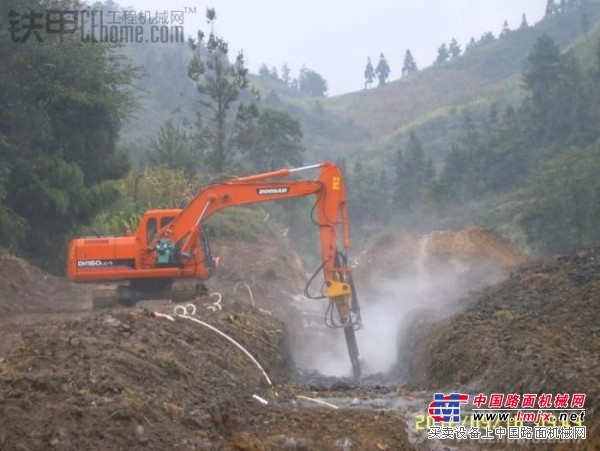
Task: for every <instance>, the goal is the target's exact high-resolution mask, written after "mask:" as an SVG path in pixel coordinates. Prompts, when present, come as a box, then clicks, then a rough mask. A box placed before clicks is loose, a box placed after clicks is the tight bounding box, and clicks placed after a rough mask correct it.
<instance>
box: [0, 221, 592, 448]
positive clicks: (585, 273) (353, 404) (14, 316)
mask: <svg viewBox="0 0 600 451" xmlns="http://www.w3.org/2000/svg"><path fill="white" fill-rule="evenodd" d="M377 246H379V249H377ZM213 248H214V249H213V250H214V251H215V253H218V254H220V255H222V256H223V257H224V262H225V268H224V269H225V270H224V272H223V273H222V274H221V276H220V277H218V278H215V279H213V280H212V281H211V282H210V283H209V288H210V291H216V290H218V291H219V292H220V293H221V294H222V295H223V301H222V305H223V310H221V311H219V310H218V309H215V311H213V309H209V308H208V307H210V305H211V303H212V302H213V301H214V298H212V299H210V298H208V297H205V298H201V299H198V300H197V301H196V305H197V308H198V312H197V313H196V315H195V316H194V317H195V318H196V319H199V320H202V321H205V322H207V323H208V324H211V325H213V326H215V327H217V328H218V329H219V330H222V331H223V332H225V333H227V334H228V335H230V336H231V337H233V338H234V339H235V340H237V341H238V342H239V343H240V344H241V345H243V346H244V347H246V348H247V350H248V351H249V352H250V353H251V354H252V355H253V356H254V357H255V358H256V360H257V361H258V362H259V363H260V364H261V365H262V367H263V368H264V370H265V371H266V373H267V374H268V377H269V378H270V380H271V382H272V385H271V384H269V383H268V382H267V380H266V378H265V376H264V375H263V373H262V372H261V371H260V370H259V369H258V368H257V367H256V366H255V364H254V363H253V362H252V361H251V360H250V359H249V358H248V357H247V356H246V355H245V354H244V353H242V352H241V351H240V350H239V349H238V348H236V347H235V346H234V345H233V344H231V343H230V342H229V341H227V340H225V339H224V338H222V337H221V336H219V335H217V334H216V333H215V332H214V331H211V330H209V329H208V328H206V327H204V326H202V325H199V324H197V323H195V322H192V321H190V320H186V319H178V320H176V321H170V320H168V319H165V318H163V317H156V316H155V315H154V313H153V312H162V313H165V314H172V313H173V306H172V305H171V304H169V303H167V302H162V301H155V302H145V303H141V304H139V305H138V306H137V307H136V308H134V309H130V310H125V309H111V310H104V311H96V312H92V311H90V310H89V309H90V306H91V302H90V293H91V287H86V286H83V287H82V286H75V285H72V284H69V283H67V282H66V281H64V280H63V279H61V278H55V277H52V276H49V275H47V274H44V273H43V272H42V271H40V270H38V269H36V268H33V267H31V266H29V265H28V264H27V263H26V262H23V261H22V260H18V259H14V258H12V257H6V256H0V273H1V274H2V277H1V278H0V450H2V451H5V450H6V451H8V450H46V449H57V450H85V449H89V450H96V449H108V450H117V449H157V450H163V449H184V450H187V449H247V450H262V449H265V450H266V449H273V450H278V449H315V450H327V449H332V450H333V449H336V450H340V449H341V450H345V449H352V450H354V449H358V450H362V449H367V450H370V449H373V450H396V449H408V450H410V449H444V448H445V446H446V444H444V443H434V442H429V441H427V440H424V439H423V437H422V434H421V435H420V436H419V435H417V434H416V433H415V430H414V423H415V415H416V414H418V413H424V412H425V411H424V408H425V406H426V403H428V402H429V400H430V399H431V393H432V392H433V391H440V390H445V389H453V391H458V390H479V389H480V390H482V391H484V392H491V391H493V390H498V391H502V390H508V391H510V392H525V391H527V392H530V391H531V390H550V391H551V392H552V391H554V392H557V391H558V390H561V391H565V392H573V391H576V390H581V391H582V392H585V393H588V396H589V398H588V402H586V407H588V409H590V410H588V418H590V421H591V423H590V426H592V427H594V425H596V429H593V430H594V431H595V432H593V434H596V436H597V435H598V433H597V432H598V429H597V424H598V422H597V421H596V420H594V419H593V418H594V416H598V413H597V412H596V410H595V409H596V406H597V405H598V403H597V401H598V380H599V379H600V373H599V372H598V371H599V367H598V358H599V355H600V352H599V351H600V350H599V348H598V346H599V343H600V342H599V336H598V335H599V333H600V331H599V329H598V327H599V323H598V313H599V312H598V302H599V300H600V293H599V286H600V285H599V278H600V269H599V267H598V258H599V252H598V251H589V252H587V253H586V252H584V253H580V254H574V255H571V256H564V257H560V258H555V259H549V260H543V261H531V262H529V263H527V260H528V258H527V257H526V256H525V255H524V254H523V253H521V252H519V251H518V250H517V249H516V248H515V247H514V246H512V245H511V244H510V243H506V242H504V241H503V240H500V239H499V238H497V237H495V236H494V235H493V234H490V233H489V232H486V231H482V230H481V229H475V228H471V229H467V230H465V231H460V232H438V233H436V234H432V235H429V236H426V237H419V236H416V235H412V234H408V235H407V234H406V232H395V233H393V234H391V235H388V236H387V237H386V236H383V237H380V240H379V244H377V243H374V244H373V245H372V246H371V249H370V252H367V253H366V254H365V255H363V256H361V263H360V265H361V270H362V274H361V275H360V276H359V277H358V280H359V281H361V284H363V285H364V286H365V287H366V286H367V285H368V284H370V283H371V284H373V287H372V288H370V289H369V290H371V289H376V288H377V287H380V285H381V284H382V283H383V282H382V281H383V280H384V279H375V281H374V282H373V277H372V276H373V275H376V276H379V275H380V274H382V273H386V279H385V280H390V279H392V280H394V279H397V278H400V277H402V278H406V277H410V275H411V274H412V275H415V274H417V273H418V272H423V271H425V272H427V273H432V272H439V271H441V270H445V268H446V267H447V266H451V267H452V268H453V272H451V274H452V275H457V276H460V277H462V279H461V280H462V281H463V282H464V283H462V284H458V285H460V286H463V285H464V287H463V288H462V290H463V293H464V294H465V296H463V297H461V298H460V299H459V300H456V301H453V305H455V304H456V305H460V308H459V309H454V310H452V316H450V317H448V315H441V316H438V318H439V320H438V321H437V322H436V323H435V324H431V319H432V318H434V317H436V315H432V314H430V315H421V316H418V314H416V315H417V316H415V317H414V321H413V322H414V326H415V327H414V329H413V330H412V332H411V334H410V336H411V337H415V338H414V340H413V341H412V344H411V345H410V346H411V352H400V353H399V356H400V359H401V361H400V364H399V365H397V366H396V367H395V368H394V370H393V371H391V372H390V373H388V374H372V375H370V376H367V377H366V378H364V379H363V380H361V381H359V382H356V381H353V380H351V379H348V378H339V377H324V376H321V375H319V374H317V373H315V372H314V371H312V372H307V371H303V370H302V369H301V368H298V366H297V365H296V363H297V362H294V358H293V353H294V352H295V348H294V343H295V342H298V341H301V340H302V339H303V338H302V337H303V335H302V333H304V336H306V335H313V336H316V335H318V334H319V333H320V330H318V332H315V331H314V330H313V329H312V327H313V325H312V324H309V323H307V322H306V321H305V318H303V317H302V311H300V310H299V308H298V306H297V305H295V304H294V303H293V302H290V297H291V296H292V295H293V294H294V293H297V292H299V291H300V290H301V288H302V285H303V279H304V271H303V269H302V268H301V266H300V264H299V260H298V259H297V257H296V256H295V255H294V254H293V253H292V252H291V251H290V250H289V247H288V246H287V244H286V243H285V242H281V243H279V244H277V245H273V244H270V243H269V242H266V241H265V242H262V241H260V239H259V240H258V241H257V242H255V243H251V244H241V243H233V242H221V243H218V242H217V243H214V245H213ZM377 255H379V257H380V262H379V263H377V262H376V260H377V259H376V256H377ZM523 262H526V263H524V265H525V266H521V267H519V266H518V265H519V264H523ZM484 263H485V265H484ZM378 264H379V265H380V271H378V270H377V265H378ZM394 265H395V266H394ZM486 265H487V266H486ZM484 266H485V268H486V271H482V267H484ZM365 268H368V271H366V270H365ZM457 268H458V272H456V271H457ZM488 268H492V269H493V270H489V271H488V270H487V269H488ZM369 271H371V273H370V274H368V272H369ZM359 272H360V271H359ZM485 277H489V279H485ZM483 279H485V280H483ZM503 279H506V280H505V281H502V280H503ZM497 281H500V283H499V284H496V285H494V286H492V287H490V288H487V289H486V290H484V291H482V292H480V293H475V294H471V295H468V291H469V290H471V289H476V288H479V286H478V285H482V284H483V285H487V284H490V283H495V282H497ZM246 285H248V287H250V290H248V288H247V287H246ZM359 286H361V285H359ZM361 288H362V286H361ZM250 292H252V295H250ZM456 294H457V293H455V292H453V293H452V295H453V296H456ZM252 301H254V307H253V306H252V305H251V304H252ZM367 302H368V300H367ZM314 327H321V325H318V326H314ZM371 327H372V326H371ZM375 327H376V326H375ZM306 328H308V329H309V330H308V331H306V330H304V329H306ZM299 337H300V338H299ZM357 337H358V340H359V346H360V344H361V341H360V340H361V335H360V332H359V333H358V335H357ZM482 337H483V338H482ZM313 338H314V337H313ZM402 343H410V341H403V342H402ZM310 344H311V345H312V342H310ZM296 345H298V343H296ZM323 346H328V344H327V343H325V344H323ZM405 346H406V345H405ZM296 351H297V350H296ZM255 395H256V396H255ZM302 397H309V398H313V399H320V400H325V401H326V402H328V403H330V404H331V405H323V404H318V403H316V402H314V401H310V400H306V399H303V398H302ZM261 399H262V400H264V401H266V402H268V404H264V403H263V401H261ZM332 406H335V407H338V408H337V409H335V408H334V407H332ZM591 434H592V431H591V430H590V431H589V432H588V436H591ZM570 445H571V444H569V446H567V447H566V448H565V447H564V445H560V444H559V445H551V446H550V448H555V449H571V447H570ZM597 445H598V442H597V441H595V442H594V441H588V442H585V443H583V444H582V443H579V444H576V445H575V446H576V447H578V448H579V449H595V448H594V446H597ZM479 446H480V445H479V444H477V443H473V444H471V445H470V446H469V447H468V449H479ZM561 446H562V448H561ZM586 446H588V447H587V448H586Z"/></svg>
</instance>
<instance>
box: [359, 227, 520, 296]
mask: <svg viewBox="0 0 600 451" xmlns="http://www.w3.org/2000/svg"><path fill="white" fill-rule="evenodd" d="M527 258H528V257H527V255H526V254H524V253H523V252H522V251H520V250H519V249H518V248H517V247H516V246H515V245H514V244H512V243H511V242H509V241H507V240H505V239H503V238H501V237H499V236H498V235H497V234H495V233H494V232H492V231H490V230H485V229H482V228H480V227H474V226H472V227H466V228H465V229H462V230H459V231H451V230H446V231H434V232H431V233H428V234H426V235H417V234H415V233H412V232H409V231H407V230H395V231H391V232H387V233H384V234H382V235H380V236H379V237H377V238H376V239H375V240H374V242H373V243H372V244H371V245H370V246H369V248H368V250H367V251H366V252H365V253H364V254H363V255H362V256H361V258H360V266H359V270H358V271H357V276H358V277H359V278H360V281H361V282H362V283H364V284H366V285H369V286H370V287H376V286H377V285H378V284H381V283H382V282H385V281H389V280H397V279H399V278H415V277H420V276H421V275H423V274H429V275H432V274H436V273H439V272H441V271H445V270H448V269H449V268H450V269H453V270H454V272H458V273H463V274H464V275H465V277H464V280H463V283H465V284H466V285H469V289H476V288H482V287H484V286H487V285H489V284H491V283H494V282H496V281H498V280H500V279H501V278H502V277H504V276H506V275H508V271H509V269H510V268H511V267H514V266H517V265H519V264H521V263H523V262H525V261H527Z"/></svg>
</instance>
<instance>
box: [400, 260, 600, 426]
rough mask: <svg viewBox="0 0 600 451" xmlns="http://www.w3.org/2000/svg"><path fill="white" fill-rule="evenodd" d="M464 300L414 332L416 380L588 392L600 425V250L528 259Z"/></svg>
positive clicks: (427, 385)
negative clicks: (447, 314) (459, 306)
mask: <svg viewBox="0 0 600 451" xmlns="http://www.w3.org/2000/svg"><path fill="white" fill-rule="evenodd" d="M462 303H463V306H464V308H465V310H464V311H463V312H462V313H459V314H456V315H454V316H452V317H450V318H447V319H445V320H443V321H440V322H437V323H435V324H426V323H425V321H424V320H423V319H421V321H418V322H416V323H415V325H414V327H413V329H412V330H411V331H410V332H409V334H408V335H409V336H410V337H412V340H410V341H409V343H408V344H407V346H409V347H410V348H411V349H412V352H410V354H409V355H410V358H408V359H407V360H406V361H405V362H403V366H405V367H406V370H407V371H408V373H409V374H410V382H411V383H412V384H413V385H415V386H417V387H419V388H424V389H428V390H433V389H440V388H444V387H456V386H464V387H467V389H468V390H471V391H473V392H475V391H478V390H481V391H483V392H504V393H555V394H556V393H586V394H587V400H586V407H587V409H588V412H587V417H588V418H590V420H593V421H594V422H595V424H596V425H598V424H600V421H598V418H597V416H598V413H597V408H598V406H599V405H600V402H599V401H600V399H599V396H600V382H599V381H600V322H599V320H598V318H600V248H596V249H591V250H586V251H581V252H579V253H574V254H571V255H566V256H560V257H553V258H549V259H545V260H542V261H536V262H533V263H529V264H526V265H524V266H522V267H521V268H519V269H518V270H516V271H514V272H513V273H512V274H511V276H510V277H509V278H508V279H507V280H505V281H504V282H502V283H499V284H498V285H496V286H493V287H490V288H487V289H486V290H484V291H482V292H481V293H479V294H476V295H473V296H471V297H470V298H467V299H464V300H463V301H462ZM594 417H596V419H594ZM597 432H598V431H597ZM591 435H592V434H591V433H588V436H591Z"/></svg>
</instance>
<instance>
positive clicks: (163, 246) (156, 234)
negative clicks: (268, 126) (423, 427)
mask: <svg viewBox="0 0 600 451" xmlns="http://www.w3.org/2000/svg"><path fill="white" fill-rule="evenodd" d="M314 169H318V170H319V175H318V177H317V178H316V179H309V180H306V179H298V178H294V175H295V174H297V173H299V172H303V171H308V170H314ZM311 195H312V196H314V197H315V203H314V205H313V208H312V211H311V219H312V220H313V222H314V223H315V224H316V226H317V227H318V230H319V236H320V240H321V257H322V264H321V266H320V267H319V268H318V269H317V271H315V273H314V274H313V275H312V277H310V279H309V280H308V283H307V284H306V287H305V290H304V292H305V295H306V296H307V297H309V298H312V299H328V307H327V310H326V313H325V324H326V325H327V326H328V327H335V328H340V329H343V331H344V335H345V339H346V345H347V347H348V354H349V356H350V361H351V363H352V370H353V374H354V376H355V377H356V378H358V377H360V362H359V359H358V358H359V352H358V345H357V342H356V335H355V331H356V330H358V329H360V327H361V316H360V307H359V303H358V298H357V295H356V290H355V288H354V282H353V280H352V268H351V266H350V265H349V264H348V258H347V255H346V253H345V252H347V251H348V249H349V248H350V234H349V227H348V214H347V210H346V190H345V184H344V179H343V176H342V173H341V171H340V169H339V167H338V166H337V165H335V164H334V163H331V162H328V161H325V162H323V163H320V164H316V165H311V166H305V167H300V168H294V169H287V168H284V169H280V170H277V171H272V172H266V173H263V174H255V175H249V176H245V177H236V178H230V179H227V180H225V181H220V182H215V183H211V184H208V185H206V186H204V187H202V188H201V189H200V190H199V192H198V193H197V194H196V195H195V196H194V197H193V198H192V200H191V201H190V202H189V203H188V204H187V205H186V206H185V207H184V208H182V209H160V210H148V211H146V212H145V213H144V215H143V216H142V218H141V221H140V223H139V226H138V228H137V230H136V231H135V233H126V236H118V237H103V236H96V237H83V238H74V239H72V240H71V241H70V243H69V248H68V256H67V274H68V278H69V279H70V280H71V281H74V282H84V283H85V282H88V283H105V282H119V284H118V285H117V286H116V288H115V287H113V288H108V289H100V290H98V291H96V292H95V293H94V298H93V303H94V308H102V307H109V306H114V305H116V304H122V305H125V306H133V305H135V303H136V302H137V301H139V300H148V299H171V300H172V301H173V302H181V301H187V300H189V299H193V298H194V297H195V296H197V295H198V294H199V292H200V291H201V290H202V288H203V284H202V282H203V281H205V280H207V279H208V278H209V277H210V276H211V275H212V274H213V273H214V272H215V271H216V270H217V268H218V267H219V266H220V259H219V258H218V257H215V256H213V255H212V252H211V249H210V245H209V242H208V238H207V235H206V233H205V230H204V221H206V219H208V218H209V217H210V216H211V215H213V214H214V213H216V212H218V211H220V210H223V209H225V208H228V207H233V206H240V205H247V204H254V203H258V202H268V201H275V200H279V199H289V198H296V197H301V196H311ZM338 241H341V242H342V246H343V250H344V251H345V252H343V251H342V250H340V248H339V247H338ZM321 270H322V274H323V279H324V282H323V285H322V287H321V290H320V292H319V293H318V294H313V293H311V292H310V290H309V287H310V285H311V284H312V283H313V282H314V280H315V279H316V277H317V276H318V274H319V273H320V272H321ZM184 279H186V280H188V281H193V284H192V285H190V284H189V283H188V284H187V285H186V284H178V283H176V282H178V281H181V280H184Z"/></svg>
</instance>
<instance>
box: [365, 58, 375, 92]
mask: <svg viewBox="0 0 600 451" xmlns="http://www.w3.org/2000/svg"><path fill="white" fill-rule="evenodd" d="M364 75H365V89H369V87H370V86H371V85H372V84H373V81H374V80H375V70H374V69H373V64H372V63H371V58H370V57H367V65H366V67H365V74H364Z"/></svg>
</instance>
